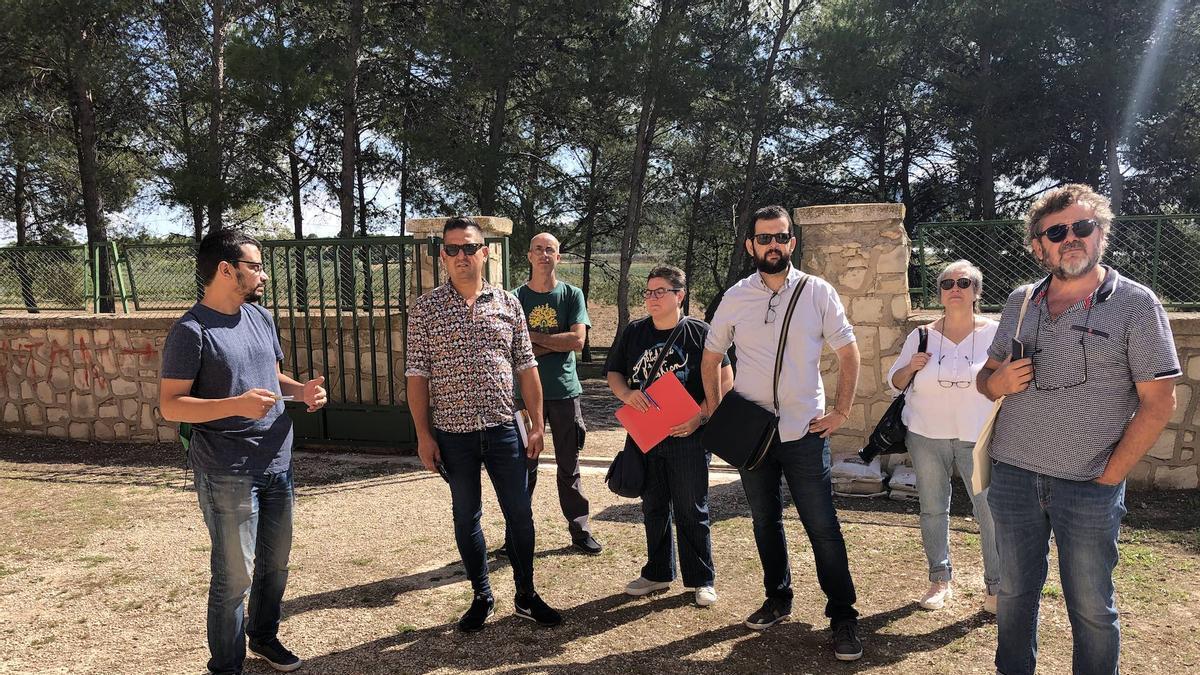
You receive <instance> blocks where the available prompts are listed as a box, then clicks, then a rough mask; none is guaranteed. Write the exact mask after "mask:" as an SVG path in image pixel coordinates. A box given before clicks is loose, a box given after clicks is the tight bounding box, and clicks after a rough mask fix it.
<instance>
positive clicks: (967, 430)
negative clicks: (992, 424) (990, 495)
mask: <svg viewBox="0 0 1200 675" xmlns="http://www.w3.org/2000/svg"><path fill="white" fill-rule="evenodd" d="M998 325H999V324H997V323H996V322H995V321H992V320H991V319H984V322H983V324H982V325H980V326H978V327H977V328H976V329H975V330H974V332H973V333H971V334H970V335H967V336H966V337H965V338H963V339H962V341H960V342H959V343H958V344H955V343H953V342H951V341H950V340H948V339H946V336H944V335H942V334H941V332H939V331H936V330H934V329H933V328H930V329H929V339H928V343H927V344H926V345H925V351H926V353H928V354H930V359H929V363H928V364H927V365H926V366H925V367H924V368H922V369H921V370H918V371H917V374H916V376H915V377H914V378H913V383H912V387H911V388H910V389H909V390H908V393H907V394H905V401H904V412H903V413H902V414H901V419H903V420H904V423H905V424H907V425H908V430H909V431H911V432H913V433H914V434H920V435H921V436H924V437H926V438H938V439H958V440H960V441H970V442H974V441H975V440H977V439H978V438H979V430H980V429H982V428H983V425H984V423H985V422H986V421H987V418H988V415H989V414H990V413H991V411H992V402H991V401H989V400H988V398H987V397H986V396H984V395H983V394H981V393H979V390H978V389H977V388H976V387H975V377H976V376H977V375H979V371H980V370H982V369H983V364H985V363H987V359H988V354H987V352H988V348H989V347H991V345H992V340H993V339H995V337H996V328H997V326H998ZM918 339H919V337H918V335H917V331H916V330H915V329H914V330H913V331H912V332H911V333H909V334H908V339H906V340H905V341H904V347H903V348H902V349H901V350H900V355H899V356H897V357H896V362H895V363H894V364H892V369H891V370H889V371H888V375H887V383H888V386H889V387H890V388H891V390H892V392H893V393H899V390H898V389H896V387H895V386H894V385H892V376H893V375H895V374H896V371H897V370H900V369H901V368H903V367H904V366H907V365H908V362H909V361H911V360H912V357H913V355H914V354H916V352H917V341H918ZM939 380H941V381H942V382H943V383H945V384H947V385H949V386H942V384H940V383H939V382H938V381H939ZM959 383H964V384H965V386H964V384H959Z"/></svg>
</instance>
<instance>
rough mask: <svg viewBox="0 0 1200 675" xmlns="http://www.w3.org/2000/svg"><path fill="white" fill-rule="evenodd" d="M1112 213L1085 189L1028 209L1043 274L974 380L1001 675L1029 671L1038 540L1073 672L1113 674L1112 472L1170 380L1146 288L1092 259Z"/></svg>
mask: <svg viewBox="0 0 1200 675" xmlns="http://www.w3.org/2000/svg"><path fill="white" fill-rule="evenodd" d="M1112 218H1113V214H1112V211H1111V209H1110V208H1109V203H1108V200H1107V199H1105V198H1104V197H1102V196H1101V195H1099V194H1096V192H1094V191H1093V190H1092V189H1091V188H1090V187H1088V186H1086V185H1078V184H1073V185H1065V186H1063V187H1061V188H1057V189H1054V190H1051V191H1049V192H1047V193H1046V194H1045V195H1043V196H1042V197H1041V198H1040V199H1038V201H1037V202H1036V203H1034V205H1033V207H1032V208H1030V210H1029V215H1028V216H1027V217H1026V224H1027V226H1028V237H1029V248H1030V250H1031V251H1032V253H1033V255H1034V257H1036V258H1037V259H1038V261H1039V262H1040V263H1041V264H1042V266H1043V267H1044V268H1045V269H1046V271H1048V272H1049V273H1050V274H1049V276H1047V277H1046V278H1045V279H1042V280H1041V281H1038V282H1036V283H1035V284H1033V286H1032V288H1031V287H1029V286H1024V287H1021V288H1018V289H1017V290H1015V291H1014V292H1013V293H1012V294H1011V295H1010V296H1009V297H1008V302H1007V304H1006V305H1005V307H1004V312H1003V314H1002V315H1001V318H1000V326H999V328H998V330H997V331H996V337H995V340H994V341H993V342H992V346H991V348H990V349H989V350H988V360H987V363H986V364H985V365H984V367H983V370H982V371H980V373H979V377H978V380H977V384H978V387H979V391H980V392H982V393H983V394H984V395H985V396H987V397H988V398H990V399H993V400H995V399H997V398H999V397H1001V396H1004V397H1005V399H1004V404H1003V405H1002V406H1001V408H1000V413H999V415H998V416H997V418H996V426H995V431H994V435H993V436H992V441H991V445H990V452H991V459H992V479H991V487H990V489H989V490H988V505H989V507H990V508H991V511H992V518H993V520H994V521H995V531H996V545H997V549H998V550H999V553H1000V569H1001V574H1000V593H999V598H998V603H997V624H998V626H997V628H998V631H997V633H998V634H997V645H996V670H997V671H998V672H1000V673H1003V674H1004V675H1023V674H1025V673H1033V672H1034V668H1035V667H1036V666H1037V621H1038V604H1039V601H1040V599H1041V594H1042V586H1043V585H1044V584H1045V582H1046V571H1047V561H1048V558H1049V553H1050V538H1051V536H1053V538H1054V541H1055V542H1056V545H1057V546H1058V567H1059V575H1060V577H1061V579H1062V588H1063V596H1064V598H1065V599H1066V603H1067V615H1068V616H1069V617H1070V620H1071V634H1072V637H1073V642H1074V654H1073V658H1072V670H1073V672H1075V673H1088V674H1089V675H1099V674H1113V673H1117V672H1118V669H1119V660H1120V651H1121V625H1120V621H1119V620H1118V615H1117V606H1116V593H1115V591H1114V588H1113V580H1112V573H1113V568H1115V567H1116V565H1117V532H1118V529H1119V528H1120V524H1121V518H1122V516H1124V515H1125V477H1126V476H1127V475H1128V474H1129V472H1130V470H1131V469H1133V467H1134V466H1135V465H1136V464H1137V463H1138V460H1140V459H1141V458H1142V456H1143V455H1145V454H1146V452H1147V451H1148V450H1149V449H1150V446H1151V445H1153V444H1154V441H1155V440H1156V439H1157V438H1158V436H1159V434H1161V433H1162V430H1163V428H1164V427H1165V426H1166V424H1167V421H1168V420H1169V419H1170V417H1171V414H1172V412H1173V411H1174V410H1175V378H1177V377H1179V376H1180V374H1181V372H1180V369H1179V360H1178V357H1177V355H1176V351H1175V344H1174V340H1173V338H1172V336H1171V326H1170V324H1169V323H1168V322H1167V315H1166V312H1164V311H1163V307H1162V304H1161V303H1160V302H1159V301H1158V298H1157V297H1155V295H1154V292H1153V291H1151V290H1150V289H1148V288H1146V287H1145V286H1142V285H1141V284H1139V283H1136V282H1134V281H1131V280H1129V279H1127V278H1125V277H1122V276H1121V275H1120V274H1118V273H1117V271H1116V270H1114V269H1113V268H1111V267H1109V266H1107V265H1101V264H1100V257H1101V256H1102V255H1103V254H1104V248H1105V245H1106V243H1107V240H1108V232H1109V229H1110V227H1111V226H1112ZM1027 298H1028V301H1027V300H1026V299H1027ZM1026 302H1027V305H1026ZM1022 305H1026V309H1025V317H1024V319H1023V320H1022V321H1021V322H1020V332H1019V334H1016V333H1017V323H1018V315H1019V314H1020V313H1021V308H1022ZM1016 352H1020V353H1016Z"/></svg>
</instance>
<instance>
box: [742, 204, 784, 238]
mask: <svg viewBox="0 0 1200 675" xmlns="http://www.w3.org/2000/svg"><path fill="white" fill-rule="evenodd" d="M776 218H783V219H784V220H786V221H787V224H788V229H789V230H791V229H792V217H791V216H789V215H788V212H787V209H785V208H783V207H782V206H780V205H778V204H772V205H770V206H764V207H762V208H761V209H759V210H757V211H755V212H754V215H753V216H751V217H750V227H749V228H747V229H746V238H747V239H749V238H751V237H753V236H754V229H755V228H756V227H757V226H758V221H760V220H775V219H776Z"/></svg>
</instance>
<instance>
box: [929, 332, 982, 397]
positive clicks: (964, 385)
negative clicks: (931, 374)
mask: <svg viewBox="0 0 1200 675" xmlns="http://www.w3.org/2000/svg"><path fill="white" fill-rule="evenodd" d="M945 327H946V320H945V319H944V318H943V319H942V328H945ZM977 332H978V331H976V330H975V326H971V353H970V354H969V355H967V356H964V357H962V360H964V361H966V362H967V367H966V376H967V379H965V380H960V379H958V361H959V359H958V355H957V354H956V355H955V356H954V358H952V359H950V362H951V364H952V365H953V366H954V367H953V368H951V370H950V373H951V376H952V377H954V379H953V380H945V379H942V362H943V361H945V360H946V357H947V356H949V355H948V354H945V353H943V351H942V348H943V347H944V346H945V344H946V336H945V335H944V334H943V333H942V331H938V335H939V336H940V339H939V340H938V354H939V356H938V365H937V367H938V369H937V383H938V385H939V386H941V387H943V388H945V389H949V388H951V387H957V388H958V389H968V388H970V387H971V385H973V384H975V383H974V382H972V381H971V366H973V365H975V361H974V356H975V333H977Z"/></svg>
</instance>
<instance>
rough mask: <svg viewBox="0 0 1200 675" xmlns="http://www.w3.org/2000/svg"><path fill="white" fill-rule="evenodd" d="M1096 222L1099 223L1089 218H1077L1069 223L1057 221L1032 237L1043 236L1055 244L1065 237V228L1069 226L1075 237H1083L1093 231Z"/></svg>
mask: <svg viewBox="0 0 1200 675" xmlns="http://www.w3.org/2000/svg"><path fill="white" fill-rule="evenodd" d="M1098 224H1099V223H1097V222H1096V221H1094V220H1092V219H1091V218H1085V219H1083V220H1077V221H1075V222H1073V223H1071V224H1070V225H1067V224H1066V223H1059V224H1057V225H1051V226H1050V227H1047V228H1046V229H1044V230H1042V231H1041V232H1038V234H1037V237H1034V239H1038V238H1041V237H1045V238H1047V239H1049V240H1050V241H1051V242H1053V243H1055V244H1057V243H1058V242H1060V241H1062V240H1063V239H1066V238H1067V228H1070V229H1071V231H1072V232H1074V233H1075V236H1076V237H1077V238H1079V239H1083V238H1084V237H1087V236H1088V235H1090V234H1091V233H1092V232H1094V231H1095V230H1096V226H1097V225H1098Z"/></svg>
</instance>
